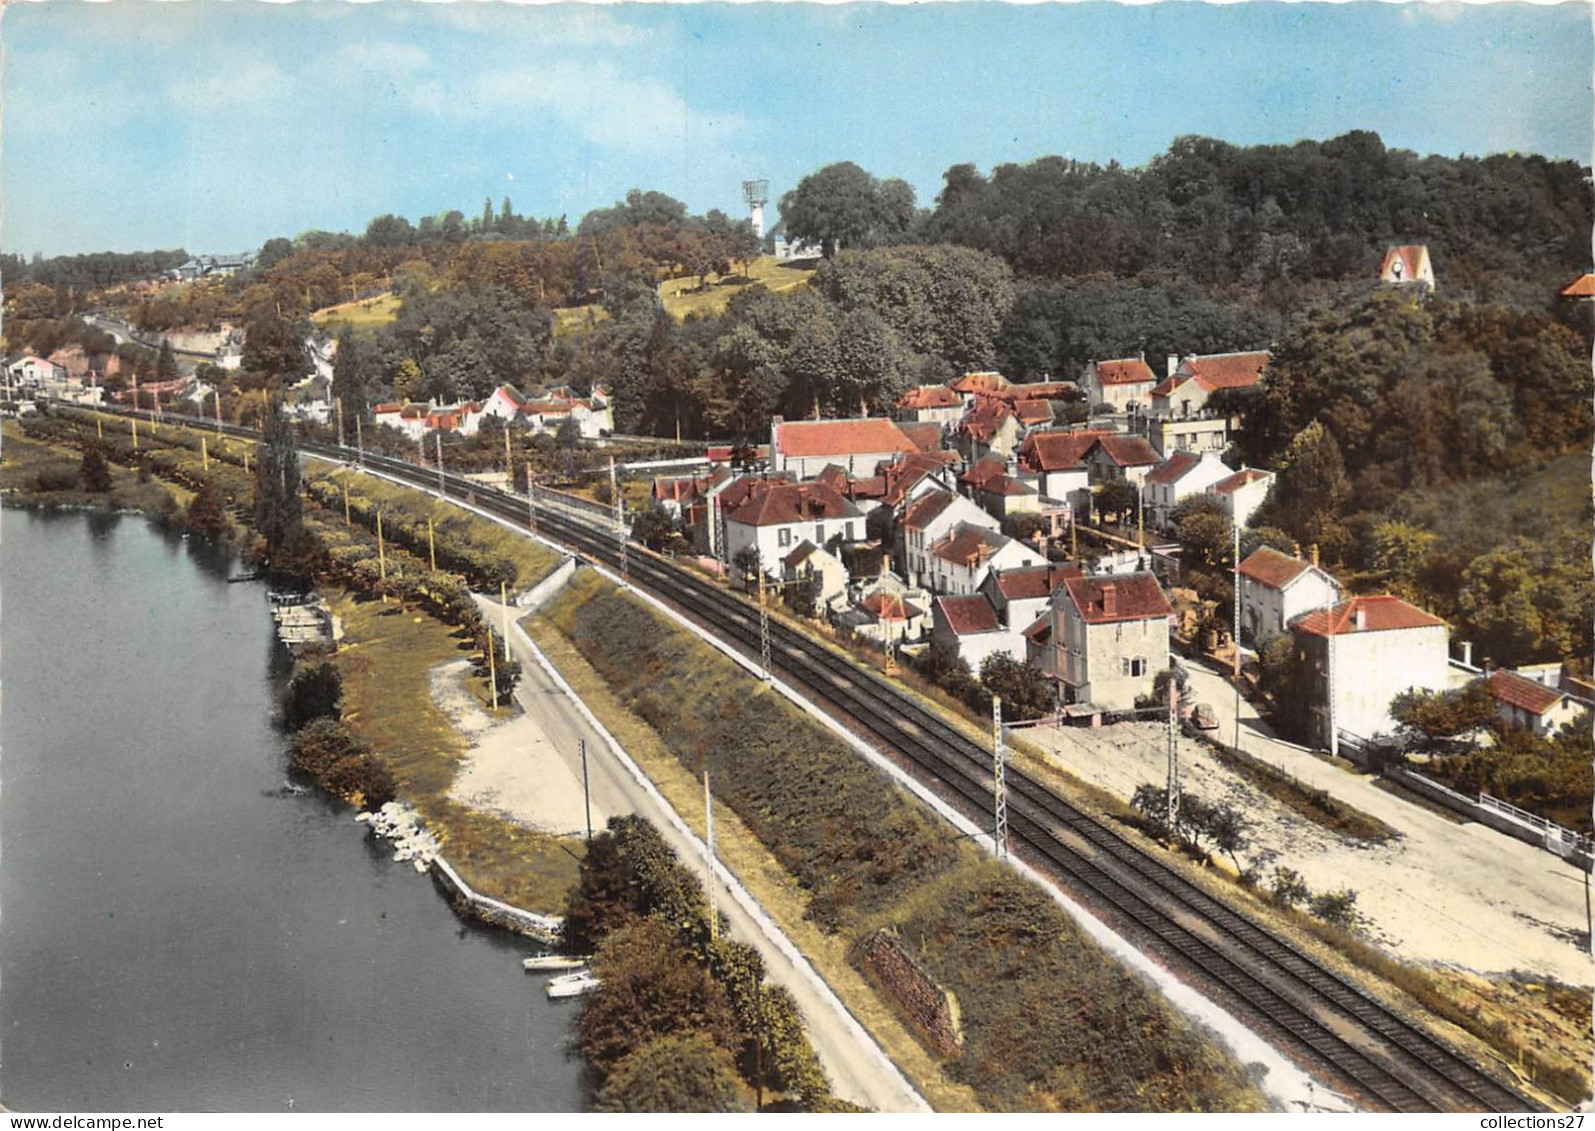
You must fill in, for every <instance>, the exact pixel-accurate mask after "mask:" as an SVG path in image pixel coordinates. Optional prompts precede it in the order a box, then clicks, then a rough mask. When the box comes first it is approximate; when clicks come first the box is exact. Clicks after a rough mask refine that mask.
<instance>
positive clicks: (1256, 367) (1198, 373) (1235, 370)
mask: <svg viewBox="0 0 1595 1131" xmlns="http://www.w3.org/2000/svg"><path fill="white" fill-rule="evenodd" d="M1268 357H1269V354H1268V351H1267V350H1253V351H1251V352H1249V353H1210V354H1207V355H1205V356H1200V357H1188V358H1186V359H1185V360H1184V361H1183V362H1182V363H1181V368H1184V369H1188V370H1189V371H1190V374H1191V379H1192V380H1194V381H1195V382H1196V383H1197V384H1199V385H1201V386H1202V388H1204V389H1206V390H1207V391H1208V392H1210V393H1211V392H1213V391H1214V390H1215V389H1250V388H1251V387H1253V386H1254V385H1256V384H1257V382H1258V381H1259V380H1260V379H1261V378H1262V376H1263V366H1265V365H1267V364H1268Z"/></svg>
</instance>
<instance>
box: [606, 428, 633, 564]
mask: <svg viewBox="0 0 1595 1131" xmlns="http://www.w3.org/2000/svg"><path fill="white" fill-rule="evenodd" d="M609 490H610V492H611V493H612V494H613V495H614V496H615V540H616V541H617V542H619V543H620V578H621V582H622V584H624V585H625V586H626V588H628V589H629V588H631V558H630V556H629V555H628V554H627V553H626V501H625V500H624V499H622V498H621V497H620V479H619V478H618V477H617V476H616V474H615V457H614V456H610V457H609Z"/></svg>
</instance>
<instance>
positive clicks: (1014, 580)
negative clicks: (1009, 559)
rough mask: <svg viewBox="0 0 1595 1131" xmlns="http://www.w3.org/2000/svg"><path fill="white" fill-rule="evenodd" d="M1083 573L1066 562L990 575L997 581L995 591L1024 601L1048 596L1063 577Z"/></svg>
mask: <svg viewBox="0 0 1595 1131" xmlns="http://www.w3.org/2000/svg"><path fill="white" fill-rule="evenodd" d="M1083 574H1084V571H1083V570H1081V568H1080V567H1079V566H1078V565H1075V564H1074V563H1072V562H1066V563H1061V564H1049V565H1039V566H1020V567H1019V568H1018V569H1004V570H999V571H998V572H996V573H994V574H993V575H992V576H993V577H994V578H995V579H996V582H997V592H999V593H1001V594H1002V595H1003V596H1004V597H1006V598H1008V600H1010V601H1024V600H1030V599H1033V598H1036V597H1050V596H1052V591H1053V590H1054V589H1056V588H1057V587H1058V586H1059V585H1061V584H1063V579H1064V578H1066V577H1081V576H1083Z"/></svg>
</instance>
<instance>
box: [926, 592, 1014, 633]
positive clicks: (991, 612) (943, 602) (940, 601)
mask: <svg viewBox="0 0 1595 1131" xmlns="http://www.w3.org/2000/svg"><path fill="white" fill-rule="evenodd" d="M936 606H937V607H938V608H939V609H941V612H942V619H943V620H945V621H946V622H947V627H948V628H950V629H952V630H953V632H954V633H956V634H957V635H959V636H968V635H969V634H970V633H972V632H997V631H999V630H1000V629H1001V628H1002V625H1001V624H999V623H998V622H997V610H996V609H994V608H992V607H991V602H990V601H988V600H986V598H984V597H981V596H974V597H938V598H936Z"/></svg>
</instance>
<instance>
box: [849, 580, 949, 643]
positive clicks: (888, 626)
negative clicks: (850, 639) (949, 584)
mask: <svg viewBox="0 0 1595 1131" xmlns="http://www.w3.org/2000/svg"><path fill="white" fill-rule="evenodd" d="M919 597H920V599H919V600H915V599H914V598H913V596H911V595H910V594H908V593H906V592H889V591H887V590H885V589H877V590H875V592H873V593H870V594H869V595H867V596H865V597H864V598H863V599H862V600H860V601H859V603H858V605H857V606H856V613H857V616H856V620H857V623H856V624H855V625H854V626H853V632H854V634H855V635H857V636H861V637H863V638H864V639H866V640H873V641H874V642H875V643H877V644H879V645H881V646H882V647H884V648H891V647H893V646H895V645H898V644H906V643H910V642H912V641H915V640H918V639H919V638H920V637H922V636H924V635H925V632H926V630H927V628H928V627H929V624H930V619H931V613H930V607H929V605H928V604H927V603H926V602H928V601H929V600H930V595H929V594H928V593H924V592H923V591H921V592H920V595H919Z"/></svg>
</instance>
